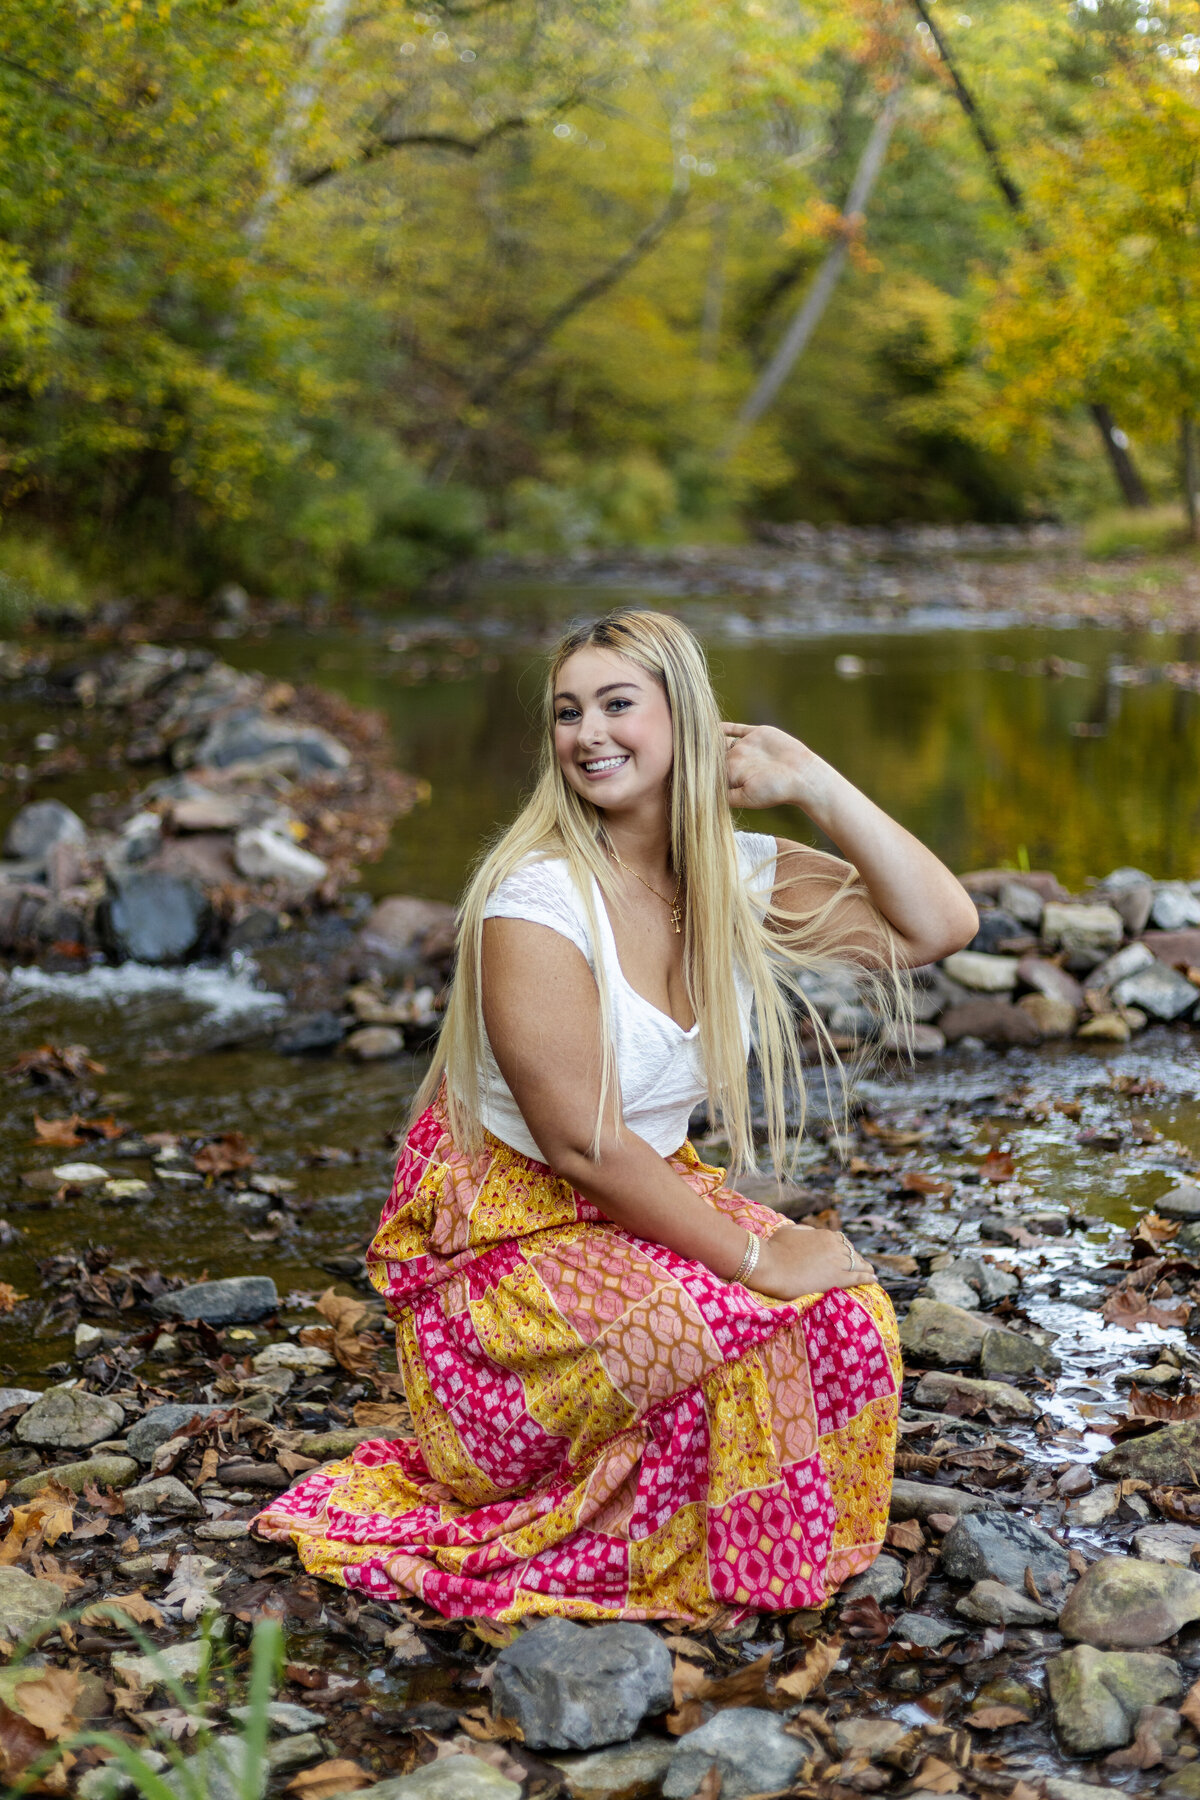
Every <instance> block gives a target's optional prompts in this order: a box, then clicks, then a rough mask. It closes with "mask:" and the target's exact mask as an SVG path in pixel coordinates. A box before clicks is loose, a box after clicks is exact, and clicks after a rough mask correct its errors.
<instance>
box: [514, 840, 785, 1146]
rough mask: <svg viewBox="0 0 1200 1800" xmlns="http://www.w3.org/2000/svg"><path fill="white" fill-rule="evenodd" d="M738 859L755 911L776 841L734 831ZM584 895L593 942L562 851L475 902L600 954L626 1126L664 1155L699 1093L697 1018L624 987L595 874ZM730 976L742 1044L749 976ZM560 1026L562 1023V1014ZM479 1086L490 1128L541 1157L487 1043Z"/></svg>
mask: <svg viewBox="0 0 1200 1800" xmlns="http://www.w3.org/2000/svg"><path fill="white" fill-rule="evenodd" d="M735 837H736V840H737V855H738V866H739V868H740V870H741V874H742V879H743V880H744V881H745V882H746V884H747V886H748V887H749V889H750V892H751V894H752V896H753V898H754V901H755V904H756V905H757V907H758V908H759V912H760V915H762V914H765V912H766V910H767V907H768V905H769V904H770V898H771V889H772V887H773V885H774V881H775V859H776V851H777V846H776V842H775V839H774V838H773V837H768V836H767V835H766V834H765V833H763V832H760V831H739V832H736V833H735ZM592 886H593V890H594V891H593V895H592V899H593V902H594V905H595V909H596V919H597V922H598V925H599V929H600V944H599V947H598V949H597V946H596V945H595V944H594V943H593V942H592V934H591V931H590V930H589V928H588V922H587V914H586V912H585V911H584V907H583V901H582V899H581V897H580V894H579V891H578V889H577V888H576V887H575V884H574V882H573V881H572V879H571V875H570V871H569V869H568V867H567V863H566V861H565V860H564V859H549V860H546V861H542V862H528V863H526V864H525V865H524V866H523V867H522V868H520V869H518V870H517V871H516V873H515V874H513V875H510V876H509V877H508V879H507V881H503V882H501V884H500V886H499V887H498V888H497V889H496V891H495V893H494V894H492V895H491V897H490V899H489V900H488V902H487V905H486V906H485V908H484V917H485V918H487V919H529V920H530V921H532V923H534V924H535V925H548V926H549V927H550V929H551V930H552V931H557V932H558V933H559V934H560V935H561V936H562V937H565V938H568V939H569V940H570V941H571V943H573V944H574V945H575V946H576V948H577V949H579V950H580V951H582V953H583V955H584V956H585V957H586V959H587V963H588V967H589V968H590V969H592V970H593V971H594V970H595V968H596V959H597V954H599V956H600V957H601V958H603V962H604V970H605V974H606V976H607V978H608V992H609V1003H610V1008H611V1021H610V1022H611V1027H612V1035H613V1046H614V1049H615V1051H616V1061H617V1074H618V1077H619V1079H620V1083H621V1101H622V1116H623V1118H624V1121H625V1124H626V1125H627V1126H628V1127H629V1129H630V1131H633V1132H635V1133H636V1134H637V1136H638V1137H640V1138H644V1139H645V1141H646V1142H647V1143H648V1144H650V1145H651V1146H652V1147H653V1148H654V1149H655V1150H657V1151H658V1153H659V1154H660V1156H670V1155H672V1154H673V1153H674V1152H675V1151H676V1150H678V1149H679V1147H680V1145H681V1144H682V1143H683V1141H684V1139H685V1138H686V1137H687V1131H688V1120H689V1118H690V1117H691V1114H692V1111H693V1109H694V1108H695V1107H696V1106H697V1105H698V1104H699V1102H700V1101H701V1100H703V1099H704V1098H705V1096H706V1095H707V1093H708V1084H707V1082H706V1080H705V1075H704V1062H703V1057H702V1054H701V1050H700V1028H699V1025H698V1024H697V1025H693V1026H692V1028H691V1030H690V1031H685V1030H684V1029H683V1027H682V1025H679V1024H677V1023H676V1021H675V1020H674V1019H672V1018H671V1017H670V1016H669V1015H668V1014H667V1013H664V1012H661V1011H660V1010H659V1008H658V1007H657V1006H654V1005H652V1004H651V1002H650V1001H649V1000H647V999H645V997H644V996H643V995H641V994H639V993H638V992H637V990H636V989H635V988H632V987H630V985H629V983H628V981H626V979H625V976H624V974H623V972H622V969H621V964H620V960H619V958H618V956H617V945H616V939H615V938H614V936H613V930H612V926H611V925H610V923H609V919H608V914H607V912H606V911H605V909H604V901H603V898H602V896H601V893H600V887H599V884H598V883H597V882H596V881H595V880H594V879H593V882H592ZM733 973H734V982H735V985H736V988H737V995H738V1002H739V1006H740V1008H741V1014H742V1035H743V1037H744V1039H745V1043H746V1051H747V1054H749V1050H750V1011H751V1004H752V999H753V996H752V993H751V989H750V983H749V981H748V980H747V978H746V976H745V975H744V973H743V972H742V970H741V969H740V967H738V966H737V965H736V964H735V966H734V971H733ZM563 1029H564V1030H569V1029H570V1026H569V1023H564V1027H563ZM482 1074H483V1079H482V1081H481V1083H480V1089H481V1099H482V1104H481V1116H482V1119H483V1123H484V1125H485V1126H486V1127H487V1129H488V1130H489V1131H490V1132H491V1133H492V1135H493V1136H494V1137H498V1138H500V1139H501V1140H502V1142H504V1143H506V1144H510V1145H511V1146H512V1148H513V1149H514V1150H519V1151H520V1152H521V1153H522V1155H524V1156H532V1157H534V1158H535V1159H536V1160H538V1161H541V1160H542V1153H541V1151H540V1150H539V1148H538V1146H537V1145H536V1144H535V1143H534V1141H533V1138H532V1136H531V1135H530V1132H529V1127H528V1126H527V1125H526V1123H525V1120H524V1119H523V1118H522V1116H521V1111H520V1108H519V1107H518V1106H517V1103H516V1101H515V1100H514V1099H513V1096H512V1093H511V1091H510V1090H509V1087H508V1084H507V1083H506V1082H505V1080H504V1077H503V1076H502V1075H501V1073H500V1070H499V1068H498V1067H497V1065H496V1059H495V1057H494V1056H493V1055H492V1051H491V1046H490V1045H489V1046H488V1047H487V1050H486V1053H485V1057H484V1067H483V1071H482Z"/></svg>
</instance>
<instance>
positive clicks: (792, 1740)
mask: <svg viewBox="0 0 1200 1800" xmlns="http://www.w3.org/2000/svg"><path fill="white" fill-rule="evenodd" d="M808 1754H809V1752H808V1749H807V1746H806V1745H805V1744H804V1743H803V1741H802V1740H801V1739H800V1738H796V1737H792V1736H790V1735H789V1733H788V1732H787V1731H786V1730H785V1729H784V1723H783V1720H782V1719H780V1718H779V1717H778V1716H777V1715H776V1714H775V1713H770V1712H764V1711H763V1710H762V1709H761V1708H760V1707H756V1706H739V1707H732V1708H730V1709H729V1710H728V1711H726V1712H719V1713H716V1714H714V1716H713V1717H712V1718H711V1719H709V1720H707V1722H706V1723H705V1724H703V1725H699V1726H697V1728H696V1730H695V1731H689V1732H688V1733H687V1734H686V1735H685V1736H684V1737H681V1738H680V1739H679V1740H678V1741H677V1743H676V1745H675V1749H674V1751H673V1752H672V1755H671V1761H670V1764H669V1766H668V1768H667V1774H666V1779H665V1780H664V1782H663V1785H662V1792H663V1800H690V1797H691V1796H692V1795H693V1794H695V1793H696V1792H697V1790H698V1789H699V1787H700V1784H701V1782H702V1781H703V1780H704V1777H705V1776H706V1775H707V1774H708V1771H709V1770H710V1769H711V1768H713V1767H714V1766H715V1767H716V1768H717V1769H718V1770H719V1771H720V1775H721V1785H720V1789H719V1792H720V1795H721V1800H745V1797H746V1796H747V1795H748V1794H770V1793H775V1792H776V1791H777V1790H779V1789H780V1788H786V1787H788V1786H790V1784H791V1781H792V1778H793V1777H794V1775H795V1773H796V1771H797V1769H798V1768H799V1767H800V1764H801V1763H802V1762H803V1761H804V1759H805V1757H806V1756H807V1755H808Z"/></svg>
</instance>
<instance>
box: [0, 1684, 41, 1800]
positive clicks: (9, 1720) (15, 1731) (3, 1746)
mask: <svg viewBox="0 0 1200 1800" xmlns="http://www.w3.org/2000/svg"><path fill="white" fill-rule="evenodd" d="M46 1744H47V1740H46V1738H44V1737H43V1736H42V1733H41V1732H40V1731H39V1730H38V1729H37V1727H36V1726H35V1725H31V1724H30V1723H29V1720H28V1719H23V1718H22V1717H21V1715H20V1713H18V1712H14V1711H13V1710H12V1708H11V1707H8V1706H5V1704H4V1702H3V1701H2V1700H0V1776H10V1777H12V1778H14V1779H15V1778H16V1776H18V1775H19V1774H20V1773H21V1771H22V1770H23V1769H27V1768H28V1767H29V1764H30V1763H31V1762H34V1761H36V1759H37V1758H38V1757H39V1756H42V1755H44V1754H45V1750H46ZM5 1786H6V1788H7V1786H8V1784H7V1783H5ZM8 1791H9V1792H11V1789H8Z"/></svg>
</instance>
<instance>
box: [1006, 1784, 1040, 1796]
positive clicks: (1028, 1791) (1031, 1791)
mask: <svg viewBox="0 0 1200 1800" xmlns="http://www.w3.org/2000/svg"><path fill="white" fill-rule="evenodd" d="M1008 1800H1041V1795H1040V1794H1039V1793H1038V1791H1037V1789H1036V1788H1031V1787H1030V1785H1029V1783H1028V1782H1027V1781H1018V1783H1017V1785H1016V1787H1010V1788H1009V1790H1008Z"/></svg>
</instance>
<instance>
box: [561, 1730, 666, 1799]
mask: <svg viewBox="0 0 1200 1800" xmlns="http://www.w3.org/2000/svg"><path fill="white" fill-rule="evenodd" d="M671 1750H672V1744H671V1740H670V1739H669V1738H650V1737H647V1738H638V1739H637V1741H636V1742H635V1743H632V1744H614V1745H613V1747H612V1748H611V1749H610V1750H591V1751H587V1752H585V1753H584V1754H583V1755H582V1756H552V1757H551V1758H550V1759H549V1760H550V1761H551V1762H552V1763H553V1764H554V1766H555V1768H556V1769H561V1770H562V1772H563V1775H564V1776H565V1777H566V1782H567V1792H568V1793H569V1794H570V1796H571V1800H635V1797H637V1796H641V1795H643V1794H645V1795H652V1794H659V1793H661V1792H662V1779H663V1776H664V1775H665V1774H666V1772H667V1764H668V1763H669V1762H670V1760H671Z"/></svg>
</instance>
